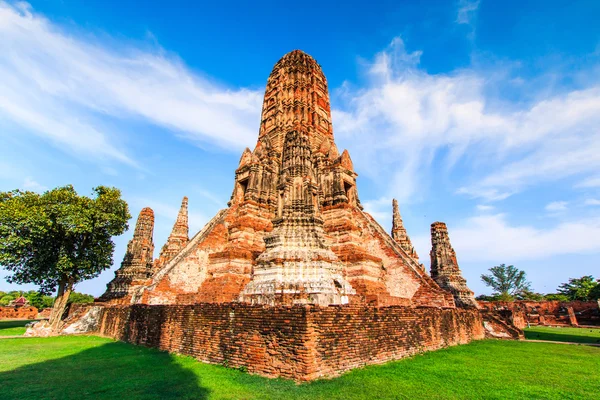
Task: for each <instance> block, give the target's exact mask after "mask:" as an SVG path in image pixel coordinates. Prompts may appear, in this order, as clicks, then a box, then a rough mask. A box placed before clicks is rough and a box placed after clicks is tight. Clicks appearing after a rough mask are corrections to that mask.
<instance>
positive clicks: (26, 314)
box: [0, 307, 38, 319]
mask: <svg viewBox="0 0 600 400" xmlns="http://www.w3.org/2000/svg"><path fill="white" fill-rule="evenodd" d="M37 315H38V309H37V308H35V307H0V319H36V318H37Z"/></svg>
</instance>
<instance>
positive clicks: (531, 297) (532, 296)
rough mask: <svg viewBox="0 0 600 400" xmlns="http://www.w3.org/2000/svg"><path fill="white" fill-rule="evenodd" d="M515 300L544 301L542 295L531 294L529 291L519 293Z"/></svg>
mask: <svg viewBox="0 0 600 400" xmlns="http://www.w3.org/2000/svg"><path fill="white" fill-rule="evenodd" d="M516 297H517V300H529V301H542V300H544V295H543V294H541V293H536V292H532V291H531V290H529V289H524V290H523V291H521V292H520V293H518V294H517V296H516Z"/></svg>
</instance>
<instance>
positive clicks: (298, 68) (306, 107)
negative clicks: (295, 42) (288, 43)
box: [257, 50, 335, 154]
mask: <svg viewBox="0 0 600 400" xmlns="http://www.w3.org/2000/svg"><path fill="white" fill-rule="evenodd" d="M293 128H295V129H301V130H306V132H307V133H308V136H309V141H310V147H311V150H312V151H313V152H314V153H317V152H318V151H319V150H320V149H325V148H326V149H327V150H329V148H330V147H331V146H335V145H334V144H333V128H332V124H331V108H330V104H329V92H328V89H327V79H325V75H324V74H323V71H322V70H321V66H320V65H319V64H317V62H316V61H315V60H314V58H312V57H311V56H309V55H308V54H306V53H304V52H303V51H300V50H294V51H292V52H289V53H287V54H286V55H285V56H283V57H282V58H281V59H280V60H279V61H278V62H277V63H276V64H275V66H274V67H273V71H272V72H271V75H269V79H268V80H267V87H266V90H265V98H264V102H263V109H262V115H261V125H260V131H259V137H258V144H257V147H262V146H264V147H265V148H266V149H268V150H274V151H276V152H277V153H278V154H281V153H282V151H283V142H284V140H285V132H288V131H290V130H291V129H293Z"/></svg>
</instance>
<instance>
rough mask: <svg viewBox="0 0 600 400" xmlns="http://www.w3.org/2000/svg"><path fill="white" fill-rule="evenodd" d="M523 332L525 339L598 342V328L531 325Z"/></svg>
mask: <svg viewBox="0 0 600 400" xmlns="http://www.w3.org/2000/svg"><path fill="white" fill-rule="evenodd" d="M524 332H525V338H526V339H533V340H553V341H556V342H574V343H597V344H600V329H599V328H571V327H550V326H532V327H531V328H527V329H524Z"/></svg>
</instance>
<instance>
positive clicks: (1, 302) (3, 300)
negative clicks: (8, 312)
mask: <svg viewBox="0 0 600 400" xmlns="http://www.w3.org/2000/svg"><path fill="white" fill-rule="evenodd" d="M15 299H16V297H15V296H12V295H10V294H5V295H4V296H2V297H1V298H0V306H7V305H8V303H10V302H11V301H13V300H15Z"/></svg>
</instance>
